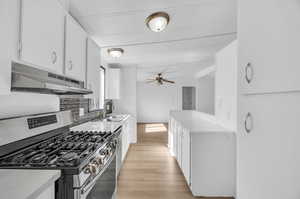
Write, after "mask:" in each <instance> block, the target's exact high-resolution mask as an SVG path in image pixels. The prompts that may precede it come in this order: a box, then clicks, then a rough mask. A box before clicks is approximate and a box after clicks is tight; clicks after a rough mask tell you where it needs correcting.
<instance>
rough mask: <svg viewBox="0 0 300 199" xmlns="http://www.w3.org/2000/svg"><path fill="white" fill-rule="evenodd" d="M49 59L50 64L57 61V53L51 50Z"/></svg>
mask: <svg viewBox="0 0 300 199" xmlns="http://www.w3.org/2000/svg"><path fill="white" fill-rule="evenodd" d="M51 60H52V64H55V63H56V62H57V54H56V52H55V51H53V52H52V54H51Z"/></svg>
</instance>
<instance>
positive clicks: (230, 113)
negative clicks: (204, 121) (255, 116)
mask: <svg viewBox="0 0 300 199" xmlns="http://www.w3.org/2000/svg"><path fill="white" fill-rule="evenodd" d="M215 78H216V82H215V115H216V119H217V120H218V121H219V122H220V123H221V124H222V125H223V126H224V127H226V128H228V129H230V130H233V131H236V130H237V41H234V42H232V43H231V44H229V45H228V46H227V47H225V48H224V49H222V50H221V51H219V52H218V53H217V55H216V77H215Z"/></svg>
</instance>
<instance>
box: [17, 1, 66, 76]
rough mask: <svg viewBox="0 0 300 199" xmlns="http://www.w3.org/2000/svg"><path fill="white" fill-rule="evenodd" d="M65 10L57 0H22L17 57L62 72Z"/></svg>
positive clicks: (42, 67)
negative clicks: (19, 41) (19, 48)
mask: <svg viewBox="0 0 300 199" xmlns="http://www.w3.org/2000/svg"><path fill="white" fill-rule="evenodd" d="M63 45H64V10H63V8H62V6H61V5H60V3H59V2H58V1H57V0H43V1H39V0H22V12H21V50H20V59H21V60H22V61H24V62H28V63H31V64H33V65H36V66H37V67H40V68H41V69H46V70H48V71H52V72H56V73H63V49H64V46H63Z"/></svg>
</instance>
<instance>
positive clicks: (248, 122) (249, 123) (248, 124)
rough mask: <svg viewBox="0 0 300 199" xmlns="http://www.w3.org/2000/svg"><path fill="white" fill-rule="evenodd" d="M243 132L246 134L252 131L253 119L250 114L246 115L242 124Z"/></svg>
mask: <svg viewBox="0 0 300 199" xmlns="http://www.w3.org/2000/svg"><path fill="white" fill-rule="evenodd" d="M244 126H245V130H246V132H247V133H251V131H252V130H253V117H252V114H251V113H247V115H246V118H245V122H244Z"/></svg>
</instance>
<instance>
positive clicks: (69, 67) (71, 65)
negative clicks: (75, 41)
mask: <svg viewBox="0 0 300 199" xmlns="http://www.w3.org/2000/svg"><path fill="white" fill-rule="evenodd" d="M68 69H69V70H72V69H73V62H72V60H70V61H69V66H68Z"/></svg>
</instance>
